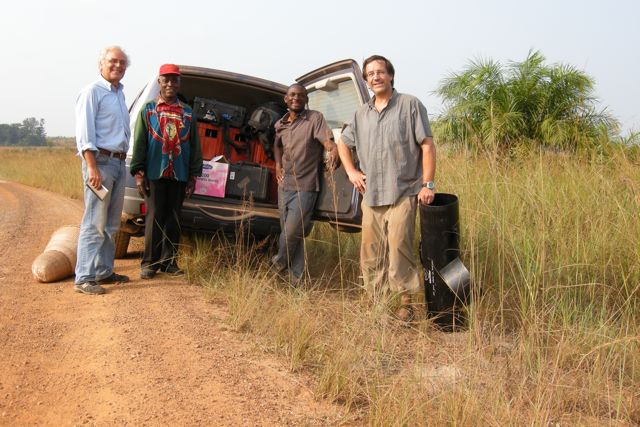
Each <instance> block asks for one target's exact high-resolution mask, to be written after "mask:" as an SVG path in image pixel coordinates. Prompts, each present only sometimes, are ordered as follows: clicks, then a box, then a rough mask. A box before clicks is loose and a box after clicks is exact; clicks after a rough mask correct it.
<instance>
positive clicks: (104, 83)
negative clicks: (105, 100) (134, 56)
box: [98, 74, 124, 92]
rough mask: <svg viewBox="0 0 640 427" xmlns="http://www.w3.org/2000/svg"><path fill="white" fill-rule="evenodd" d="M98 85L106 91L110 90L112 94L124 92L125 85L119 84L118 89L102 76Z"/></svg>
mask: <svg viewBox="0 0 640 427" xmlns="http://www.w3.org/2000/svg"><path fill="white" fill-rule="evenodd" d="M98 83H99V84H100V86H102V87H104V88H105V89H106V90H108V91H110V92H117V91H119V90H122V89H123V88H124V85H123V84H122V82H120V83H118V87H113V85H112V84H111V82H109V81H108V80H107V79H105V78H104V77H102V74H100V78H99V79H98Z"/></svg>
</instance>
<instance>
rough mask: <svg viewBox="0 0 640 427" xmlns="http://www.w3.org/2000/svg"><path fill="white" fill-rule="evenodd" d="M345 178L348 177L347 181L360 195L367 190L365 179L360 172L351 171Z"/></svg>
mask: <svg viewBox="0 0 640 427" xmlns="http://www.w3.org/2000/svg"><path fill="white" fill-rule="evenodd" d="M347 176H348V177H349V181H351V183H352V184H353V186H354V187H356V190H358V191H359V192H360V193H364V192H365V191H366V190H367V185H366V183H365V181H366V180H367V177H366V175H365V174H363V173H362V172H360V171H359V170H353V171H351V172H347Z"/></svg>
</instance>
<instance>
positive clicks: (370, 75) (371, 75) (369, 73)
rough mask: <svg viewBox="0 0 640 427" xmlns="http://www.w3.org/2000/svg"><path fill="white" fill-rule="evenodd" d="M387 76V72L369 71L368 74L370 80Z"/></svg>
mask: <svg viewBox="0 0 640 427" xmlns="http://www.w3.org/2000/svg"><path fill="white" fill-rule="evenodd" d="M385 74H387V72H386V71H385V70H376V71H369V72H368V73H367V78H368V79H370V78H373V77H377V76H384V75H385Z"/></svg>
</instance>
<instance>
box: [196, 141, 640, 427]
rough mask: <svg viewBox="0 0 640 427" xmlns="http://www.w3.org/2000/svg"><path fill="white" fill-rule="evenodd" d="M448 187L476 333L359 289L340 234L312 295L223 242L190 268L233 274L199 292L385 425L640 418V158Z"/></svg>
mask: <svg viewBox="0 0 640 427" xmlns="http://www.w3.org/2000/svg"><path fill="white" fill-rule="evenodd" d="M438 175H439V179H438V185H439V189H440V191H443V192H450V193H454V194H457V195H458V197H459V200H460V208H461V212H460V218H461V233H462V239H461V241H462V248H461V250H462V258H463V259H464V261H465V263H466V264H467V265H468V267H469V268H470V270H471V272H472V276H473V282H474V286H475V287H476V291H477V290H478V289H481V292H477V294H478V298H477V299H476V301H475V302H474V304H473V305H472V306H471V307H470V309H469V329H468V331H467V332H464V333H460V334H444V333H441V332H438V331H437V330H436V329H435V328H433V326H432V324H431V323H430V322H429V321H428V320H422V321H420V322H418V323H417V324H416V325H414V327H413V328H409V329H408V328H405V327H403V326H402V325H398V324H397V323H396V322H395V321H394V320H393V319H392V318H391V316H389V314H388V313H389V310H388V307H387V306H386V305H385V304H384V303H380V304H378V305H372V304H371V303H370V302H369V301H368V300H367V299H366V298H364V296H363V295H362V293H361V291H360V289H359V287H358V285H357V283H358V267H357V263H358V244H359V236H358V235H343V234H340V235H338V234H336V232H335V231H333V230H332V229H331V228H330V227H329V226H316V229H315V230H314V233H312V235H311V236H310V238H309V239H308V241H307V249H308V253H309V257H308V258H309V263H310V271H311V280H310V281H308V282H307V284H306V286H305V287H304V288H302V289H293V288H290V287H289V286H288V285H287V283H286V281H282V280H279V279H278V278H277V277H276V276H275V275H274V274H273V273H270V272H269V271H268V269H267V267H266V265H268V262H267V261H266V259H265V260H262V261H261V260H260V257H259V256H258V255H252V252H251V250H250V248H244V249H242V250H243V251H244V252H243V254H242V255H241V256H240V255H239V254H238V253H237V252H236V251H237V250H238V249H237V248H236V247H235V246H233V245H232V246H230V247H225V245H220V243H216V242H215V239H214V241H206V242H198V243H197V244H196V245H195V249H194V250H193V251H191V252H189V253H188V254H186V255H185V256H186V257H187V259H188V262H189V264H191V263H192V262H195V264H197V263H198V262H197V261H196V260H197V259H202V258H206V259H208V260H209V261H208V262H209V263H215V264H216V266H218V267H216V266H214V265H209V266H208V267H207V268H205V269H204V271H207V272H208V274H211V271H215V276H216V278H215V280H213V281H211V280H207V279H205V278H202V279H203V280H200V279H198V280H199V281H200V282H201V283H203V284H204V285H205V286H207V287H208V288H209V289H210V290H211V292H212V295H215V297H216V298H222V299H223V300H224V301H225V302H226V303H227V304H228V306H229V309H230V314H229V319H228V321H229V322H230V324H231V325H232V326H233V327H235V328H237V329H238V330H239V331H242V332H245V333H247V332H249V333H253V334H255V337H256V339H257V340H258V342H260V343H261V345H262V346H264V348H265V349H266V350H268V351H272V352H275V353H277V354H280V355H282V356H283V357H285V359H286V360H287V361H288V365H289V367H290V368H291V369H292V370H299V369H304V370H308V371H311V372H313V373H314V374H315V377H316V378H317V384H316V391H317V394H318V395H319V396H323V397H326V398H329V399H332V400H334V401H336V402H340V403H343V404H345V405H347V406H348V407H349V408H351V409H352V412H351V413H352V414H356V415H355V416H356V417H361V418H360V420H361V421H362V422H365V423H368V424H370V425H433V426H440V425H523V424H528V425H547V424H556V423H559V424H580V425H601V424H603V423H608V424H611V423H613V424H617V425H632V424H634V423H638V422H640V411H639V410H638V409H637V408H638V405H637V402H638V401H639V399H640V326H639V325H640V322H639V320H640V319H639V317H640V265H639V264H638V260H639V259H640V221H639V220H638V219H639V218H638V212H640V167H639V166H638V163H637V161H636V160H634V159H630V158H627V157H626V156H625V155H624V153H622V152H621V153H619V154H616V155H613V156H612V157H611V158H609V159H608V160H606V161H602V162H594V161H591V160H586V159H580V158H577V157H571V156H565V155H561V154H553V153H541V154H537V155H528V156H523V157H520V158H518V159H516V160H514V161H509V162H506V161H505V162H497V161H494V160H491V159H486V158H477V157H467V156H465V155H464V154H452V155H449V156H446V155H445V156H442V157H441V160H440V163H439V173H438ZM205 243H206V245H205ZM203 245H204V246H203ZM208 245H209V246H210V247H208V248H206V249H205V247H206V246H208ZM336 245H340V247H341V251H340V253H341V254H342V257H341V259H338V258H336V253H337V250H336V249H335V248H336ZM221 248H222V249H221ZM230 248H235V249H230ZM211 254H216V255H215V256H213V257H212V256H211ZM230 254H231V255H230ZM212 260H217V261H212ZM229 264H232V265H233V267H232V268H229ZM223 265H224V267H221V266H223ZM339 267H340V268H339ZM191 270H193V271H202V269H201V268H198V267H194V268H193V269H190V271H191ZM338 270H340V271H341V272H342V273H341V274H338V273H336V272H337V271H338ZM344 272H346V274H345V273H344ZM198 274H201V273H198Z"/></svg>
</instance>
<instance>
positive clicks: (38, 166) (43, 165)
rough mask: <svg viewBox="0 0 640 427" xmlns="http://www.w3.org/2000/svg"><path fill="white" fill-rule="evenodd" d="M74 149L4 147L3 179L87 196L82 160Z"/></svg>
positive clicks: (77, 196) (0, 165) (0, 173)
mask: <svg viewBox="0 0 640 427" xmlns="http://www.w3.org/2000/svg"><path fill="white" fill-rule="evenodd" d="M75 151H76V150H75V149H74V148H45V147H42V148H0V155H2V161H0V179H4V180H9V181H15V182H20V183H22V184H25V185H29V186H31V187H37V188H42V189H44V190H49V191H55V192H56V193H60V194H63V195H65V196H68V197H71V198H74V199H80V200H82V197H83V191H84V189H83V187H82V170H81V160H80V158H79V157H77V156H75Z"/></svg>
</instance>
